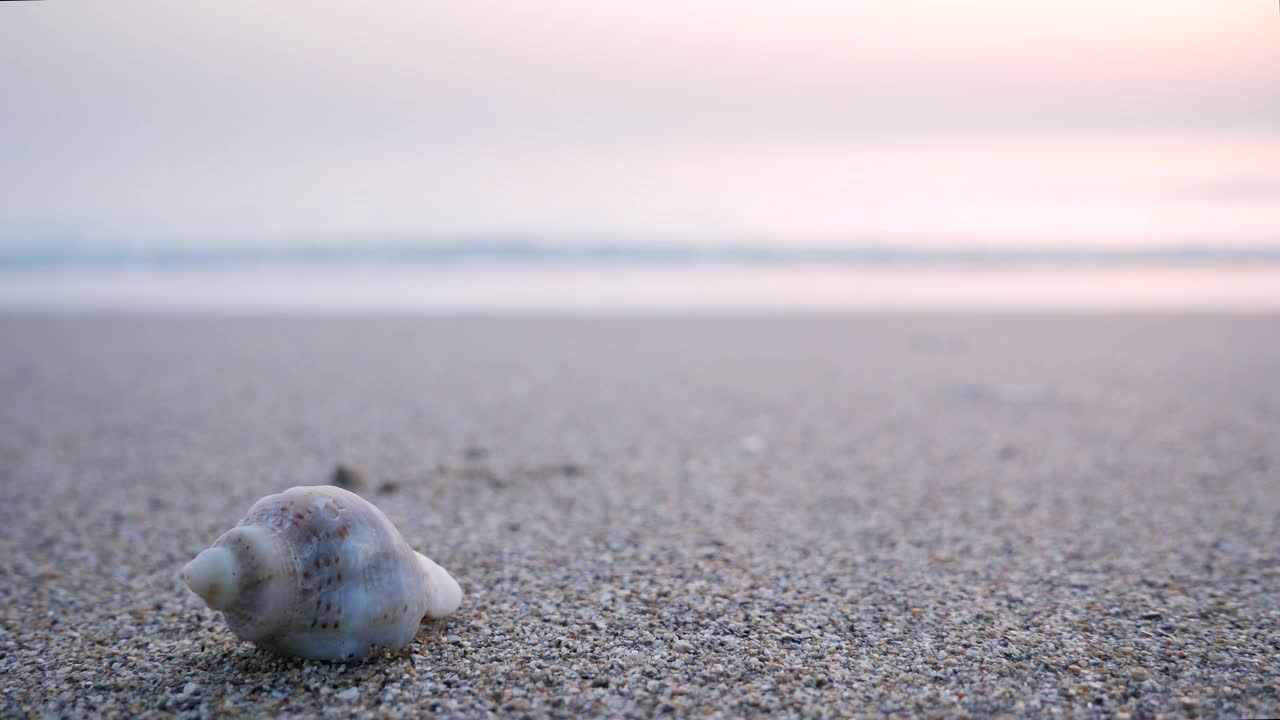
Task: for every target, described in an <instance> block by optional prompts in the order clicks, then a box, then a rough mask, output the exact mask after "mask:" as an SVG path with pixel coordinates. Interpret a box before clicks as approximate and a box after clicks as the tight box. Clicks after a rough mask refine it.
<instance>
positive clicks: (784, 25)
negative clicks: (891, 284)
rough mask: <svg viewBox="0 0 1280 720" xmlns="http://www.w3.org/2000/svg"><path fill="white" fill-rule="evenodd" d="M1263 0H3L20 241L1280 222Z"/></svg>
mask: <svg viewBox="0 0 1280 720" xmlns="http://www.w3.org/2000/svg"><path fill="white" fill-rule="evenodd" d="M1278 72H1280V10H1278V8H1277V6H1276V5H1275V4H1274V3H1268V2H1262V1H1261V0H1212V1H1206V0H1159V1H1156V0H1128V1H1127V2H1122V3H1117V2H1114V1H1103V0H910V1H903V0H861V1H859V2H852V1H847V0H846V1H837V0H785V1H784V0H773V1H766V0H703V1H701V2H687V1H684V0H650V1H648V2H627V3H623V2H608V1H600V0H597V1H593V2H585V1H584V2H570V1H567V0H546V1H544V2H538V3H529V2H516V1H512V2H490V1H477V2H466V3H434V2H423V1H422V0H385V1H384V2H381V3H377V4H375V5H372V6H370V5H365V4H358V3H350V2H331V1H329V0H305V1H303V0H277V1H275V2H270V3H261V2H248V1H244V0H227V1H224V2H219V3H173V2H161V1H159V0H157V1H154V2H151V1H139V0H119V1H116V2H111V3H82V2H70V1H68V0H48V1H46V2H28V3H0V98H2V99H3V101H2V102H3V106H4V107H3V112H2V113H0V243H8V244H15V243H30V242H38V241H41V240H46V239H75V240H83V241H89V242H106V243H110V242H169V243H185V242H190V243H200V242H214V241H218V242H220V241H228V240H229V241H239V242H264V243H271V242H290V241H296V240H297V239H299V238H345V239H354V240H355V241H365V240H368V241H376V240H377V239H379V238H385V237H442V236H450V235H459V234H461V235H466V236H472V235H474V236H516V237H543V238H545V237H554V238H564V239H570V240H572V239H578V238H592V239H599V238H602V237H603V238H665V239H670V238H676V239H680V240H688V241H694V242H697V241H704V240H716V239H722V238H725V237H733V238H748V239H753V238H754V239H761V240H767V241H773V242H805V243H848V242H855V243H856V242H878V243H887V244H893V243H901V244H944V245H946V244H962V245H973V244H1037V243H1040V244H1059V245H1060V244H1073V243H1075V244H1079V243H1089V244H1101V245H1108V244H1113V245H1124V246H1130V245H1151V244H1169V243H1209V244H1212V243H1226V244H1260V243H1261V244H1268V243H1280V221H1278V220H1277V218H1280V82H1277V77H1280V76H1278V75H1277V73H1278Z"/></svg>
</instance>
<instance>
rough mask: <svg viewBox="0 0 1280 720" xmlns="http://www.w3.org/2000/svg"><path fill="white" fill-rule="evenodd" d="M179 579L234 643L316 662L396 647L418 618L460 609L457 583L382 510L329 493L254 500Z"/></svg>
mask: <svg viewBox="0 0 1280 720" xmlns="http://www.w3.org/2000/svg"><path fill="white" fill-rule="evenodd" d="M182 577H183V580H184V581H185V582H186V583H187V587H189V588H191V590H192V592H194V593H195V594H197V595H199V596H200V597H201V598H203V599H204V601H205V603H206V604H208V606H209V607H210V608H213V609H214V610H219V611H221V612H222V615H223V618H225V619H226V621H227V625H228V626H230V627H231V631H232V632H234V633H235V634H236V636H237V637H240V638H241V639H243V640H250V641H252V642H254V643H257V644H258V645H259V646H260V647H263V648H265V649H268V650H271V651H273V652H276V653H280V654H282V655H294V656H298V657H304V658H313V659H318V660H360V659H362V658H365V657H367V656H368V655H369V654H370V653H372V652H375V651H378V650H383V649H391V650H397V649H400V648H403V647H405V646H406V645H408V644H409V642H410V641H412V640H413V638H414V636H415V635H416V634H417V632H418V625H419V623H420V622H421V620H422V618H423V616H424V615H425V616H426V617H430V618H441V617H445V616H446V615H449V614H451V613H452V612H453V611H454V610H456V609H457V608H458V605H459V604H460V603H461V602H462V589H461V588H460V587H459V586H458V583H457V581H456V580H454V579H453V577H451V576H450V575H449V573H448V572H446V571H445V569H444V568H442V567H440V566H439V565H437V564H436V563H434V562H432V561H431V559H429V558H427V557H426V556H425V555H422V554H421V553H417V552H415V551H414V550H413V549H412V548H410V547H409V546H408V544H407V543H405V541H404V538H402V537H401V536H400V533H399V531H397V530H396V528H395V526H394V525H392V524H391V521H390V520H389V519H387V516H386V515H384V514H383V513H382V511H381V510H379V509H378V508H376V507H374V506H373V505H372V504H370V503H369V502H368V501H366V500H364V499H363V498H361V497H360V496H359V495H356V494H355V493H352V492H349V491H347V490H343V489H341V488H337V487H333V486H331V485H317V486H312V487H295V488H290V489H288V490H286V491H284V492H282V493H280V494H278V495H269V496H267V497H264V498H262V499H261V500H259V501H258V502H256V503H254V505H253V507H252V508H250V509H249V514H248V515H246V516H245V517H244V519H243V520H241V521H240V523H239V524H238V525H236V526H235V527H234V528H232V529H231V530H228V531H227V532H226V533H224V534H223V535H222V537H219V538H218V539H217V541H216V542H214V544H213V547H210V548H209V549H207V550H205V551H204V552H202V553H200V554H199V555H197V556H196V558H195V559H194V560H192V561H191V562H189V563H187V565H186V567H185V568H183V571H182Z"/></svg>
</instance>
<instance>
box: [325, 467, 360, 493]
mask: <svg viewBox="0 0 1280 720" xmlns="http://www.w3.org/2000/svg"><path fill="white" fill-rule="evenodd" d="M330 482H331V483H332V484H334V485H337V486H338V487H340V488H344V489H346V490H354V489H356V488H362V487H365V486H367V485H368V484H369V481H368V480H365V479H364V473H362V472H360V470H359V469H358V468H355V467H352V466H351V465H347V464H345V463H338V466H337V467H335V468H334V469H333V479H332V480H330Z"/></svg>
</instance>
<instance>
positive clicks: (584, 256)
mask: <svg viewBox="0 0 1280 720" xmlns="http://www.w3.org/2000/svg"><path fill="white" fill-rule="evenodd" d="M1256 263H1266V264H1270V263H1280V241H1276V242H1269V243H1240V244H1234V245H1222V244H1216V243H1215V244H1208V243H1205V244H1185V245H1167V246H1156V247H1129V248H1124V247H1121V248H1116V247H1017V248H1008V247H988V246H969V247H943V248H939V247H925V246H921V247H903V246H901V245H894V246H888V245H877V244H870V243H868V244H851V245H841V246H828V245H794V244H793V245H784V244H768V245H766V244H753V243H745V242H742V243H721V244H693V243H675V242H630V243H619V242H598V243H590V242H549V241H541V240H532V239H511V240H503V239H465V240H453V241H414V242H410V241H387V242H359V241H350V242H328V243H308V242H299V243H271V244H254V245H249V244H242V245H235V244H232V245H213V244H208V245H195V246H193V245H124V244H122V245H103V244H87V243H86V244H77V243H31V244H29V245H17V246H10V247H0V271H8V272H22V271H55V270H60V269H74V270H104V271H111V270H139V269H145V270H164V269H166V268H173V269H182V270H201V269H219V268H226V269H252V268H259V267H261V268H299V269H306V268H320V267H323V268H341V267H362V266H397V267H412V266H426V267H433V266H449V265H458V264H466V265H481V266H483V265H501V266H522V267H537V266H581V265H588V266H590V265H603V266H621V267H627V266H684V265H766V266H768V265H835V266H839V265H850V266H872V267H874V266H907V267H913V266H924V267H929V266H983V267H990V266H1035V267H1054V266H1064V267H1076V266H1085V267H1091V266H1115V265H1120V266H1127V265H1198V264H1256Z"/></svg>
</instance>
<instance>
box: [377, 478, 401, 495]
mask: <svg viewBox="0 0 1280 720" xmlns="http://www.w3.org/2000/svg"><path fill="white" fill-rule="evenodd" d="M399 490H400V481H399V480H386V481H384V482H383V483H382V484H381V485H379V486H378V492H380V493H382V494H383V495H390V494H391V493H393V492H398V491H399Z"/></svg>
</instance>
